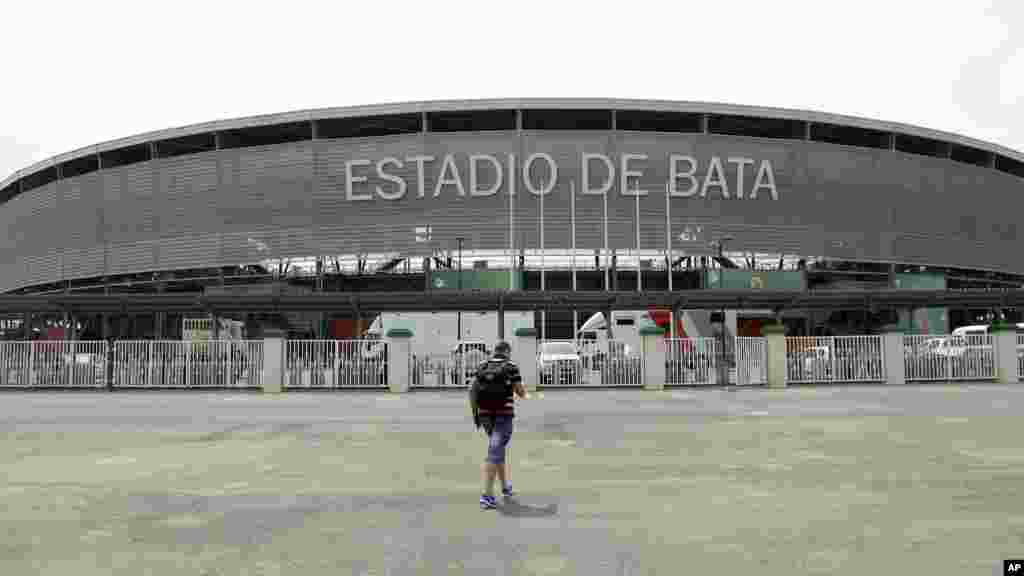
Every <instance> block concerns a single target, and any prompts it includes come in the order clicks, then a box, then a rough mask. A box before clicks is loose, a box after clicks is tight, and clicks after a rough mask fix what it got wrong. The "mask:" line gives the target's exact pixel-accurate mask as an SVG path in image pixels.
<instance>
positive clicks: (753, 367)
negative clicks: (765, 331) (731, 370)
mask: <svg viewBox="0 0 1024 576" xmlns="http://www.w3.org/2000/svg"><path fill="white" fill-rule="evenodd" d="M767 342H768V341H767V340H766V339H765V338H749V337H744V336H740V337H737V338H736V384H737V385H739V386H763V385H767V384H768V344H767Z"/></svg>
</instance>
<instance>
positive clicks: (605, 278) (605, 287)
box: [601, 190, 611, 292]
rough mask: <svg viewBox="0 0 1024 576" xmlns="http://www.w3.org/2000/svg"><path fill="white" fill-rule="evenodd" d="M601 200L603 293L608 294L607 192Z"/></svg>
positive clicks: (609, 288) (609, 286) (609, 289)
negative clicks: (602, 206) (602, 203)
mask: <svg viewBox="0 0 1024 576" xmlns="http://www.w3.org/2000/svg"><path fill="white" fill-rule="evenodd" d="M602 199H603V202H604V208H603V214H602V215H601V219H602V221H603V223H604V291H605V292H609V291H611V284H610V283H609V281H608V268H609V265H610V262H609V261H608V260H609V255H608V191H607V190H605V191H604V194H602Z"/></svg>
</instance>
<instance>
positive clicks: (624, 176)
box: [619, 154, 647, 196]
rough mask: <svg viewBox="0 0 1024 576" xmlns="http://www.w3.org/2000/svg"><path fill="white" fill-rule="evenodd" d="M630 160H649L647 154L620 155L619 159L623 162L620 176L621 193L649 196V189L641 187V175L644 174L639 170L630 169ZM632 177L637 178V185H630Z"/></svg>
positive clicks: (624, 194)
mask: <svg viewBox="0 0 1024 576" xmlns="http://www.w3.org/2000/svg"><path fill="white" fill-rule="evenodd" d="M630 160H647V154H623V155H622V156H621V157H619V161H620V163H621V164H622V168H620V169H619V178H621V180H622V181H621V182H620V184H619V194H622V195H623V196H647V190H644V189H643V188H641V187H640V177H641V176H643V175H644V173H643V172H641V171H639V170H630V169H629V161H630ZM630 177H635V178H636V186H633V187H632V188H630V187H629V179H630Z"/></svg>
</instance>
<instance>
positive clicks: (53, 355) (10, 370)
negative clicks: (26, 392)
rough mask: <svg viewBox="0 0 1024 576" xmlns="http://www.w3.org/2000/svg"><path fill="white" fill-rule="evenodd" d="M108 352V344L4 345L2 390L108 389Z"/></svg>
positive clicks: (0, 352)
mask: <svg viewBox="0 0 1024 576" xmlns="http://www.w3.org/2000/svg"><path fill="white" fill-rule="evenodd" d="M107 350H108V346H107V343H106V342H104V341H68V340H52V341H51V340H35V341H32V342H0V386H4V387H19V388H40V387H55V388H103V387H106V385H107Z"/></svg>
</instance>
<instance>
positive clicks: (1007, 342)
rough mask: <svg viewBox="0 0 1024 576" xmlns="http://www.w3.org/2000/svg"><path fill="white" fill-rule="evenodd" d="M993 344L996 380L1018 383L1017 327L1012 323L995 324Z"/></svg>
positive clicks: (1004, 382) (1002, 382)
mask: <svg viewBox="0 0 1024 576" xmlns="http://www.w3.org/2000/svg"><path fill="white" fill-rule="evenodd" d="M990 331H991V333H992V346H993V347H994V348H995V361H996V382H998V383H1000V384H1016V383H1018V382H1019V381H1020V378H1019V376H1018V375H1017V362H1018V360H1017V328H1016V326H1014V325H1012V324H993V325H992V328H991V329H990Z"/></svg>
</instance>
